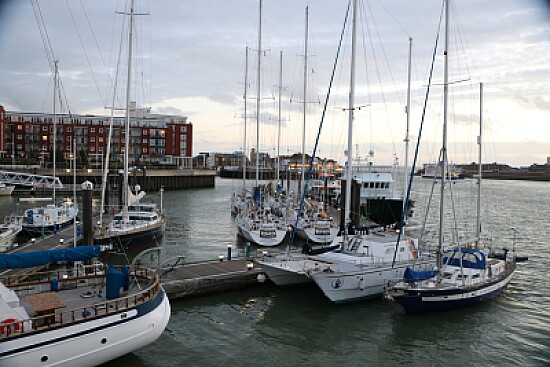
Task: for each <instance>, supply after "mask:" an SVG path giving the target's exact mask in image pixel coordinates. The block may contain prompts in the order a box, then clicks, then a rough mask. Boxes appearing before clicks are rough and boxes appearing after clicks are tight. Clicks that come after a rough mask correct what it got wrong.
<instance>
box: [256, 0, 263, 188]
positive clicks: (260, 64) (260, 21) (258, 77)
mask: <svg viewBox="0 0 550 367" xmlns="http://www.w3.org/2000/svg"><path fill="white" fill-rule="evenodd" d="M262 5H263V1H262V0H260V6H259V9H258V13H259V16H258V70H257V80H256V88H257V93H256V187H259V180H260V98H261V95H260V92H261V80H260V76H261V66H262Z"/></svg>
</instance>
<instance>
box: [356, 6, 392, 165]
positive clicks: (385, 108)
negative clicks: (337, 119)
mask: <svg viewBox="0 0 550 367" xmlns="http://www.w3.org/2000/svg"><path fill="white" fill-rule="evenodd" d="M362 10H363V11H362V14H363V17H364V19H366V17H367V16H366V13H365V9H364V7H362ZM369 10H370V11H371V15H373V14H372V9H370V7H369ZM372 23H373V25H374V29H375V30H376V35H377V37H378V39H381V38H380V33H379V32H378V26H377V25H376V21H375V20H374V16H373V17H372ZM367 32H368V35H369V41H370V45H371V48H372V51H373V52H372V55H373V58H374V64H375V66H376V67H375V70H376V76H377V78H378V85H379V87H380V95H381V96H382V103H383V104H384V112H385V113H386V119H387V121H390V119H389V114H388V105H387V103H386V95H385V94H384V88H383V87H382V78H381V76H380V68H379V66H378V59H377V57H376V53H375V52H374V43H373V37H372V34H371V31H370V27H369V26H368V23H367ZM364 37H365V36H364V33H363V43H364V42H365V40H364ZM380 45H381V46H382V53H383V54H384V57H385V59H386V63H387V64H388V66H389V62H388V58H387V56H386V52H385V50H384V46H383V45H382V43H380ZM388 69H389V67H388ZM390 75H391V78H392V81H394V79H393V74H392V73H391V69H390ZM394 86H395V81H394ZM398 97H399V95H398ZM387 130H388V132H389V134H390V139H391V142H392V151H393V154H394V155H395V154H396V149H395V141H394V139H393V133H392V130H391V129H387Z"/></svg>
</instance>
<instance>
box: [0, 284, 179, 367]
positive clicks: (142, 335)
mask: <svg viewBox="0 0 550 367" xmlns="http://www.w3.org/2000/svg"><path fill="white" fill-rule="evenodd" d="M136 314H137V311H136V309H130V310H127V311H125V312H120V313H118V314H114V315H111V316H107V317H104V318H100V319H95V320H90V321H86V322H83V323H76V324H74V325H71V326H67V327H61V328H55V329H52V330H50V331H46V332H42V333H37V334H31V335H28V336H24V337H20V338H14V339H12V340H5V341H3V342H2V343H0V365H1V366H3V367H21V366H79V367H87V366H97V365H100V364H102V363H105V362H107V361H110V360H112V359H115V358H118V357H120V356H122V355H124V354H127V353H130V352H133V351H135V350H138V349H140V348H142V347H144V346H146V345H147V344H150V343H152V342H154V341H155V340H156V339H157V338H158V337H159V336H160V334H161V333H162V331H163V330H164V328H165V327H166V325H167V323H168V320H169V318H170V304H169V302H168V298H167V297H166V295H164V297H163V300H162V302H161V303H160V304H159V305H158V306H157V307H156V308H155V309H154V310H152V311H151V312H149V313H146V314H144V315H142V316H139V317H137V318H135V319H131V320H130V321H126V322H121V320H124V319H127V318H132V316H135V315H136ZM103 340H105V343H102V341H103ZM17 349H21V350H20V351H19V352H17V353H13V354H11V353H10V351H13V350H17ZM8 353H9V354H8ZM45 357H47V360H46V361H43V359H44V358H45Z"/></svg>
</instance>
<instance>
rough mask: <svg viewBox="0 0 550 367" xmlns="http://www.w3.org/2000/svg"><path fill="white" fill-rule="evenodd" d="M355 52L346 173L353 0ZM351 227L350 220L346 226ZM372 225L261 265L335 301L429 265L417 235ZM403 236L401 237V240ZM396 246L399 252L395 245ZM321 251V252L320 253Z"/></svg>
mask: <svg viewBox="0 0 550 367" xmlns="http://www.w3.org/2000/svg"><path fill="white" fill-rule="evenodd" d="M352 12H353V15H352V17H353V19H352V53H351V55H352V58H351V65H350V93H349V109H348V113H349V115H348V153H349V154H348V162H347V167H348V169H347V175H348V176H347V177H348V178H349V177H352V175H353V171H352V170H353V165H352V162H353V157H352V141H353V140H352V132H353V112H354V109H355V105H354V97H355V34H356V19H357V0H355V1H354V2H353V8H352ZM345 198H346V205H345V218H346V223H350V222H351V220H350V212H351V208H350V204H351V180H350V179H347V180H346V195H345ZM346 227H348V226H346ZM386 227H387V226H380V227H379V228H371V229H370V231H369V232H368V233H365V234H361V233H343V234H341V235H340V236H337V237H336V238H335V239H334V240H333V241H332V243H331V246H329V247H327V248H325V249H320V251H315V250H310V249H307V250H306V251H305V252H306V253H305V254H291V253H287V254H285V255H281V256H276V257H269V256H266V257H264V258H263V259H260V260H257V263H258V264H259V265H260V266H261V268H262V270H264V272H265V273H266V274H267V275H268V277H269V278H270V279H271V280H272V281H273V282H274V283H276V284H278V285H290V284H302V283H307V282H311V281H312V280H313V281H314V282H315V283H317V285H318V286H319V287H320V288H321V290H322V291H323V292H324V293H325V295H326V296H327V297H329V298H330V299H331V300H332V301H334V302H336V303H341V302H350V301H357V300H359V299H364V298H372V297H377V296H382V295H383V293H384V291H385V290H386V289H387V288H388V287H389V286H391V285H393V284H394V283H396V282H397V281H399V280H400V279H401V278H402V276H403V274H404V272H405V269H406V268H407V267H408V266H410V265H412V264H417V265H418V266H419V267H420V268H421V269H425V270H429V269H431V268H432V267H433V265H434V260H433V259H432V258H431V257H429V256H427V255H426V254H423V253H421V252H420V251H419V244H418V240H417V239H415V238H412V237H408V236H398V234H397V233H396V232H392V231H387V230H384V229H387V228H386ZM398 237H399V241H398V240H397V239H398ZM396 247H397V257H396V259H395V260H394V251H395V248H396ZM316 252H322V253H316Z"/></svg>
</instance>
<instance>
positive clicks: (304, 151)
mask: <svg viewBox="0 0 550 367" xmlns="http://www.w3.org/2000/svg"><path fill="white" fill-rule="evenodd" d="M308 16H309V6H306V14H305V17H306V22H305V24H306V25H305V33H304V34H305V36H304V37H305V40H304V101H303V103H304V106H303V115H304V116H303V119H304V120H303V126H302V169H301V171H302V173H301V179H300V185H299V186H298V195H299V196H302V185H304V182H305V167H306V157H305V154H306V120H307V118H306V107H307V51H308V47H307V46H308V33H309V19H308Z"/></svg>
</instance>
